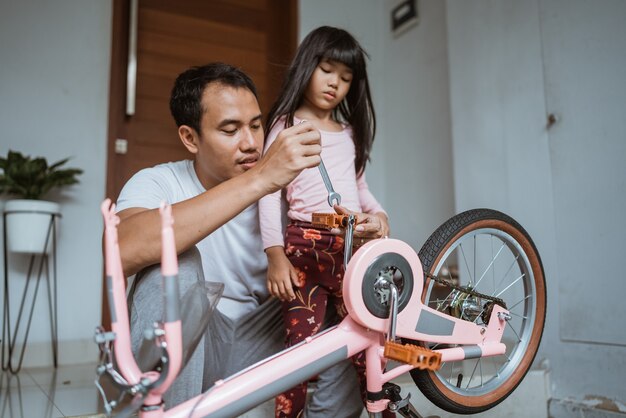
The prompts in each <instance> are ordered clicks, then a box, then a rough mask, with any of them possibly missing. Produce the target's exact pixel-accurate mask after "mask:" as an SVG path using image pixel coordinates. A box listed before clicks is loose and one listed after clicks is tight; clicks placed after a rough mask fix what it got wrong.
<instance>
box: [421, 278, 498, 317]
mask: <svg viewBox="0 0 626 418" xmlns="http://www.w3.org/2000/svg"><path fill="white" fill-rule="evenodd" d="M424 274H425V275H426V277H428V278H429V279H431V280H434V281H435V282H437V283H439V284H442V285H444V286H448V287H450V288H452V289H454V290H458V291H459V292H463V293H467V294H468V295H471V296H476V297H478V298H481V299H487V300H489V301H491V302H493V303H495V304H497V305H500V306H501V307H503V308H504V309H507V307H506V302H504V301H503V300H502V299H500V298H497V297H495V296H489V295H485V294H484V293H480V292H477V291H475V290H472V289H468V288H465V287H462V286H457V285H455V284H454V283H451V282H449V281H448V280H446V279H442V278H440V277H437V276H434V275H432V274H430V273H428V272H426V271H425V272H424Z"/></svg>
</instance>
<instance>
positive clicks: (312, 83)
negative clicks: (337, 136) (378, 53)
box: [304, 58, 352, 110]
mask: <svg viewBox="0 0 626 418" xmlns="http://www.w3.org/2000/svg"><path fill="white" fill-rule="evenodd" d="M350 84H352V70H351V69H350V67H348V66H347V65H345V64H343V63H341V62H338V61H333V60H329V59H328V58H322V60H321V61H320V63H319V64H318V65H317V67H316V68H315V70H314V71H313V74H312V75H311V79H310V80H309V85H308V86H307V88H306V91H305V93H304V99H305V101H306V102H308V103H309V105H311V106H313V107H315V108H317V109H320V110H333V109H334V108H335V107H337V106H338V105H339V103H341V101H342V100H343V99H344V98H345V97H346V95H347V94H348V91H349V90H350Z"/></svg>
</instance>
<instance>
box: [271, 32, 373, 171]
mask: <svg viewBox="0 0 626 418" xmlns="http://www.w3.org/2000/svg"><path fill="white" fill-rule="evenodd" d="M365 57H369V55H367V52H365V50H364V49H363V48H362V47H361V45H359V43H358V42H357V40H356V39H354V37H353V36H352V35H350V34H349V33H348V32H346V31H345V30H343V29H338V28H333V27H330V26H322V27H319V28H317V29H315V30H314V31H312V32H311V33H309V34H308V35H307V36H306V38H304V40H303V41H302V43H301V44H300V46H299V47H298V50H297V51H296V57H295V58H294V59H293V62H292V63H291V66H290V67H289V69H288V70H287V76H286V78H285V81H284V83H283V86H282V88H281V90H280V94H279V96H278V99H277V100H276V102H275V103H274V105H273V106H272V109H271V110H270V112H269V114H268V117H267V124H266V128H267V129H266V132H269V131H270V129H271V128H272V127H273V126H274V125H275V124H276V122H278V120H279V119H280V118H281V117H283V116H285V117H286V120H285V127H286V128H287V127H289V126H292V125H293V117H294V114H295V113H296V110H297V109H298V107H300V105H301V104H302V100H303V98H304V94H305V92H306V89H307V86H308V84H309V80H310V79H311V76H312V75H313V71H315V68H316V67H317V66H318V64H319V63H320V61H321V60H322V59H323V58H326V59H330V60H333V61H338V62H341V63H342V64H344V65H346V66H348V67H350V69H351V70H352V84H351V85H350V90H349V91H348V94H347V95H346V97H345V99H344V100H343V101H342V102H341V103H340V104H339V106H337V107H336V108H335V109H334V110H333V117H334V118H335V120H337V121H343V122H347V123H349V124H350V126H352V130H353V133H354V137H353V141H354V147H355V152H356V158H355V167H356V172H357V175H360V174H361V173H362V172H363V170H365V164H366V163H367V161H369V158H370V151H371V149H372V143H373V142H374V135H375V133H376V115H375V113H374V107H373V105H372V97H371V94H370V87H369V82H368V79H367V70H366V63H365Z"/></svg>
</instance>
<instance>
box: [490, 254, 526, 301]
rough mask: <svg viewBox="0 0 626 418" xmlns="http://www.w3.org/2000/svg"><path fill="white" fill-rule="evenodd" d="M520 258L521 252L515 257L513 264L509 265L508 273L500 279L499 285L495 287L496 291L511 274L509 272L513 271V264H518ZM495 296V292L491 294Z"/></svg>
mask: <svg viewBox="0 0 626 418" xmlns="http://www.w3.org/2000/svg"><path fill="white" fill-rule="evenodd" d="M518 258H519V254H518V255H517V256H516V257H515V259H514V260H513V262H512V263H511V265H510V266H509V268H508V270H507V271H506V273H505V274H504V276H502V280H500V283H498V285H497V286H495V287H494V293H495V289H497V288H499V287H500V285H501V284H502V282H504V279H506V277H507V276H508V275H509V273H510V272H511V269H512V268H513V266H514V265H515V264H517V259H518ZM491 296H493V294H492V295H491Z"/></svg>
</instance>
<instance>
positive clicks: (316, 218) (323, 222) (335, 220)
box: [311, 212, 348, 229]
mask: <svg viewBox="0 0 626 418" xmlns="http://www.w3.org/2000/svg"><path fill="white" fill-rule="evenodd" d="M347 222H348V215H339V214H337V213H318V212H315V213H313V214H312V215H311V223H312V224H313V226H315V227H317V228H328V229H332V228H345V227H346V226H347Z"/></svg>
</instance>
